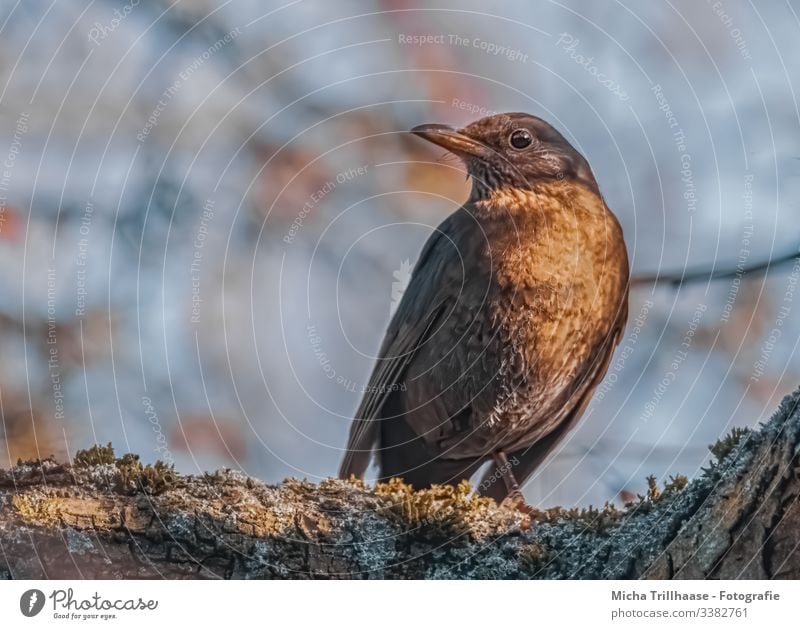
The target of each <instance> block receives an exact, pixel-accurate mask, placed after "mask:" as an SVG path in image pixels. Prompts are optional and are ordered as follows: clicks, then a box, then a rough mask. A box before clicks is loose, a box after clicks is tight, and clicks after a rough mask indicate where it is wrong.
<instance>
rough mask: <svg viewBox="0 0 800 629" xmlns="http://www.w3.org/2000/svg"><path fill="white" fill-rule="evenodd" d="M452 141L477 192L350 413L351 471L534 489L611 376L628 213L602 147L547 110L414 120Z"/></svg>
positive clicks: (422, 258) (625, 278)
mask: <svg viewBox="0 0 800 629" xmlns="http://www.w3.org/2000/svg"><path fill="white" fill-rule="evenodd" d="M410 132H411V133H412V134H414V135H415V136H418V137H420V138H422V139H424V140H427V141H429V142H432V143H433V144H435V145H437V146H438V147H441V148H444V149H445V150H446V151H448V153H452V154H454V155H455V156H457V157H458V158H460V160H461V162H463V165H464V167H465V170H466V172H467V175H468V177H469V178H470V179H471V182H472V187H471V192H470V195H469V198H468V200H467V201H466V202H465V203H464V204H463V205H462V206H461V207H460V208H459V209H458V210H456V211H455V212H453V213H452V214H450V215H449V216H448V217H447V218H446V219H445V220H444V221H443V222H442V223H441V224H440V225H439V226H438V227H437V229H436V230H435V231H434V232H433V233H432V235H431V236H430V237H429V238H428V240H427V242H426V243H425V244H424V246H423V248H422V250H421V253H420V255H419V258H418V260H417V262H416V264H415V266H414V270H413V272H412V275H411V278H410V281H409V284H408V286H407V288H406V290H405V292H404V293H403V296H402V299H401V301H400V303H399V305H398V306H397V308H396V310H395V312H394V315H393V316H392V318H391V320H390V322H389V325H388V328H387V331H386V334H385V337H384V340H383V342H382V344H381V347H380V350H379V354H378V357H377V360H376V363H375V365H374V368H373V370H372V373H371V376H370V379H369V381H368V384H367V385H366V386H365V388H364V391H365V392H364V395H363V398H362V399H361V402H360V404H359V406H358V409H357V411H356V413H355V417H354V418H353V420H352V423H351V426H350V432H349V437H348V441H347V446H346V450H345V454H344V456H343V459H342V462H341V467H340V470H339V476H340V478H344V479H348V478H351V477H353V476H355V477H357V478H363V476H364V474H365V472H366V470H367V469H368V468H369V465H370V463H371V462H372V461H373V460H375V462H376V463H377V466H378V480H388V479H390V478H395V477H398V478H402V479H403V481H404V482H406V483H408V484H410V485H411V486H412V487H414V488H415V489H420V488H425V487H430V486H433V485H454V484H458V483H460V482H461V481H462V480H469V479H471V478H472V476H474V475H475V474H476V473H477V472H478V471H479V470H481V469H482V468H484V467H485V468H486V469H485V473H484V474H483V477H482V480H481V482H480V483H479V484H478V485H477V491H478V492H479V493H480V494H482V495H485V496H489V497H491V498H494V499H495V500H496V501H497V502H499V503H502V502H503V501H506V500H511V501H513V503H514V504H516V505H517V506H520V505H524V498H523V496H522V491H521V487H523V486H524V483H525V481H526V480H527V479H528V478H529V477H530V476H531V474H532V473H533V472H534V471H535V470H536V469H537V467H539V466H540V465H541V464H542V462H543V461H544V460H545V459H546V458H547V456H548V455H549V454H550V453H551V452H552V451H553V449H554V448H555V447H556V445H557V444H558V443H559V442H560V441H561V440H562V439H564V437H565V436H566V435H567V434H568V433H569V431H570V429H572V428H573V427H574V426H575V425H576V423H577V422H578V420H579V418H580V417H581V415H582V413H583V412H584V410H585V408H586V406H587V404H588V403H589V401H590V399H591V397H592V392H593V390H594V389H595V388H596V387H597V386H598V384H599V383H600V382H601V381H602V379H603V377H604V375H605V373H606V371H607V369H608V367H609V363H610V361H611V357H612V355H613V352H614V349H615V347H616V346H617V345H618V343H619V341H620V339H621V338H622V335H623V332H624V328H625V323H626V319H627V314H628V291H629V267H628V256H627V251H626V247H625V241H624V238H623V233H622V228H621V226H620V223H619V221H618V220H617V218H616V217H615V215H614V214H613V213H612V211H611V210H610V209H609V208H608V206H607V205H606V202H605V200H604V198H603V196H602V194H601V192H600V189H599V186H598V183H597V181H596V179H595V177H594V174H593V172H592V169H591V168H590V166H589V163H588V162H587V160H586V159H585V158H584V157H583V155H581V154H580V153H579V152H578V151H577V150H576V149H575V148H574V147H573V146H572V145H571V144H570V143H569V142H568V141H567V140H566V139H565V138H564V136H563V135H562V134H561V133H559V131H557V130H556V129H555V128H554V127H553V126H551V125H550V124H549V123H547V122H546V121H545V120H543V119H542V118H539V117H536V116H533V115H530V114H526V113H522V112H515V113H505V114H495V115H491V116H487V117H484V118H481V119H479V120H477V121H475V122H473V123H471V124H469V125H467V126H465V127H463V128H461V129H458V130H457V129H455V128H453V127H450V126H447V125H442V124H424V125H420V126H417V127H414V128H413V129H411V131H410Z"/></svg>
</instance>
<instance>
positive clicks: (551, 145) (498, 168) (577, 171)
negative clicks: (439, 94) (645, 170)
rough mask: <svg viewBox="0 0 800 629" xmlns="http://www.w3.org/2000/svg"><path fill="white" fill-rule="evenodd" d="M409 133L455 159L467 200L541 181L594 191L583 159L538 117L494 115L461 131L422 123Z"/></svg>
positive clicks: (589, 172)
mask: <svg viewBox="0 0 800 629" xmlns="http://www.w3.org/2000/svg"><path fill="white" fill-rule="evenodd" d="M411 132H412V133H414V134H415V135H418V136H420V137H422V138H425V139H426V140H428V141H429V142H433V143H434V144H437V145H438V146H441V147H442V148H445V149H447V150H448V151H450V152H451V153H453V154H455V155H457V156H458V157H460V158H461V159H462V160H463V162H464V164H465V165H466V168H467V172H468V173H469V175H470V176H471V177H472V196H471V200H473V201H475V200H479V199H483V198H486V197H488V196H489V195H491V193H492V192H493V191H498V190H505V189H514V188H517V189H525V190H529V189H531V188H532V187H533V186H534V185H535V184H536V183H537V182H542V181H558V180H567V181H578V182H581V183H583V184H584V185H586V186H588V187H589V188H590V189H591V190H593V191H594V192H597V193H599V191H598V187H597V182H596V181H595V178H594V175H593V174H592V169H591V168H590V167H589V163H588V162H587V161H586V159H585V158H584V157H583V156H582V155H581V154H580V153H578V151H576V150H575V149H574V148H573V147H572V145H571V144H570V143H569V142H567V140H566V139H565V138H564V136H562V135H561V134H560V133H559V132H558V131H556V130H555V129H554V128H553V127H552V126H550V125H549V124H548V123H547V122H545V121H544V120H542V119H541V118H537V117H536V116H531V115H530V114H525V113H509V114H496V115H494V116H488V117H486V118H481V119H480V120H477V121H476V122H473V123H472V124H470V125H468V126H466V127H464V128H463V129H458V130H456V129H453V128H452V127H448V126H446V125H440V124H424V125H420V126H418V127H414V128H413V129H411Z"/></svg>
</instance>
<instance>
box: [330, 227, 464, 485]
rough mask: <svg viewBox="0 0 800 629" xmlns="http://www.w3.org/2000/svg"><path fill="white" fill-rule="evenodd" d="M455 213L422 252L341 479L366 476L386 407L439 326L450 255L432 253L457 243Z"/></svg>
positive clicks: (353, 427)
mask: <svg viewBox="0 0 800 629" xmlns="http://www.w3.org/2000/svg"><path fill="white" fill-rule="evenodd" d="M452 220H453V216H452V215H451V216H450V217H449V218H448V219H446V220H445V221H444V222H443V223H442V224H441V225H440V226H439V228H438V230H437V231H436V233H435V234H434V235H432V236H431V237H430V238H429V239H428V241H427V242H426V243H425V246H424V247H423V249H422V252H421V253H420V257H419V260H418V261H417V264H416V266H415V267H414V272H413V274H412V275H411V281H410V282H409V285H408V287H407V288H406V291H405V293H404V295H403V298H402V300H401V301H400V304H399V306H398V308H397V311H396V312H395V314H394V317H393V318H392V320H391V322H390V323H389V328H388V330H387V331H386V336H385V337H384V340H383V343H382V345H381V349H380V352H379V354H378V362H377V364H376V365H375V368H374V369H373V371H372V375H371V376H370V379H369V383H368V384H367V387H366V389H365V393H364V397H363V398H362V399H361V404H360V405H359V407H358V410H357V411H356V415H355V418H354V419H353V423H352V424H351V426H350V436H349V438H348V441H347V450H346V454H345V456H344V459H343V460H342V465H341V467H340V469H339V477H340V478H349V477H350V476H351V475H355V476H358V477H360V476H363V474H364V472H365V471H366V469H367V467H368V466H369V461H370V458H371V455H372V448H373V446H374V444H375V441H376V440H377V437H378V427H379V424H378V421H377V420H379V417H380V413H381V409H382V408H383V405H384V404H385V402H386V400H387V398H388V397H389V395H391V393H392V392H393V390H394V389H396V385H397V384H398V383H399V382H400V381H401V380H402V378H403V374H404V373H405V370H406V368H407V367H408V365H409V363H410V362H411V360H412V359H413V357H414V354H415V352H416V350H417V348H418V347H420V346H421V345H422V344H423V343H425V341H426V339H427V338H428V335H429V334H430V333H431V331H432V330H434V329H435V327H436V323H437V321H438V320H439V317H440V315H441V313H442V312H443V311H444V310H445V309H446V302H447V299H446V298H443V297H442V295H441V294H440V291H439V288H440V281H439V280H440V276H441V274H442V271H443V270H444V267H445V264H444V262H443V260H446V259H447V256H441V255H439V256H436V255H434V256H432V255H431V254H432V252H434V251H435V250H437V249H438V248H441V247H443V246H448V245H452V243H450V241H449V239H448V237H447V236H445V235H444V234H446V232H447V231H448V230H449V226H450V225H451V224H452Z"/></svg>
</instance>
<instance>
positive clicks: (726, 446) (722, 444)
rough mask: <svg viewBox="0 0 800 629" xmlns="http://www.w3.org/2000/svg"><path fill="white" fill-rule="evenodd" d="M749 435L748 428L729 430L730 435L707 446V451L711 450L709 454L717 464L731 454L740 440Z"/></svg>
mask: <svg viewBox="0 0 800 629" xmlns="http://www.w3.org/2000/svg"><path fill="white" fill-rule="evenodd" d="M749 434H750V429H749V428H734V429H733V430H731V432H730V434H728V435H727V436H725V437H723V438H722V439H719V440H718V441H717V442H716V443H715V444H713V445H710V446H708V449H709V450H711V454H713V455H714V456H715V457H716V459H717V462H720V461H722V459H724V458H725V457H726V456H728V455H729V454H730V453H731V452H733V450H734V449H735V448H736V446H738V445H739V444H740V443H741V441H742V439H743V438H744V437H746V436H748V435H749Z"/></svg>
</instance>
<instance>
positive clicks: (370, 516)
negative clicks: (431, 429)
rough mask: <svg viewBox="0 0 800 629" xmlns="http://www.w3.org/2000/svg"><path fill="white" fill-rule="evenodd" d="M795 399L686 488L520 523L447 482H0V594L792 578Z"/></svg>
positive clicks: (85, 460) (129, 474)
mask: <svg viewBox="0 0 800 629" xmlns="http://www.w3.org/2000/svg"><path fill="white" fill-rule="evenodd" d="M798 404H800V392H796V393H795V394H793V395H791V396H789V397H787V398H786V399H785V400H784V401H783V402H782V404H781V407H780V409H779V410H778V412H777V413H776V414H775V416H774V417H773V418H772V419H771V420H770V421H769V422H767V423H766V424H764V425H762V426H761V427H760V428H759V429H758V430H752V431H746V430H737V431H734V432H733V433H732V434H731V435H730V436H729V437H726V438H725V439H722V440H720V442H718V443H717V444H715V445H714V446H712V447H711V450H712V454H713V455H714V456H715V460H714V461H713V462H712V463H711V465H710V466H709V467H708V468H707V469H705V470H704V471H703V473H702V474H701V476H700V477H698V478H696V479H694V480H692V481H691V482H689V481H687V479H686V478H685V477H680V476H679V477H674V478H672V479H671V480H670V481H669V482H668V483H667V484H666V485H665V487H664V488H660V487H658V485H657V484H656V482H655V479H648V488H647V490H646V492H645V493H644V494H643V495H641V496H639V497H638V499H637V500H635V501H634V502H632V503H630V504H628V505H626V506H625V507H624V508H619V509H618V508H616V507H614V506H613V505H606V506H605V507H603V508H602V509H593V508H590V509H570V510H565V509H549V510H547V511H541V512H536V513H534V514H533V516H532V521H529V520H528V519H526V516H524V515H522V514H521V513H519V512H518V511H516V510H512V509H509V508H502V507H498V506H497V505H495V504H494V503H493V502H491V501H490V500H487V499H485V498H481V497H478V496H476V495H475V494H474V493H473V492H472V490H471V489H470V487H469V486H468V485H467V484H466V483H464V484H462V485H459V486H458V487H438V488H433V489H430V490H426V491H413V490H412V489H411V488H410V487H408V486H407V485H404V484H403V483H402V482H400V481H392V482H390V483H386V484H380V485H377V486H376V487H373V488H370V487H367V486H365V485H364V484H363V483H360V482H357V481H353V482H346V481H340V480H327V481H323V482H321V483H319V484H318V485H315V484H312V483H308V482H303V481H298V480H287V481H285V482H284V483H282V484H281V485H278V486H274V485H267V484H265V483H262V482H260V481H257V480H254V479H252V478H249V477H247V476H244V475H243V474H240V473H238V472H232V471H221V472H215V473H212V474H205V475H202V476H182V475H179V474H177V473H175V471H174V470H173V469H172V468H171V467H170V466H167V465H164V464H163V463H156V464H155V465H142V463H141V462H140V461H139V458H138V457H137V456H135V455H131V454H127V455H124V456H122V457H120V458H117V457H116V456H115V454H114V451H113V449H112V448H111V445H110V444H109V445H108V446H95V447H94V448H91V449H89V450H86V451H82V452H79V453H78V454H77V455H76V456H75V458H74V461H73V463H72V465H67V464H61V463H58V462H56V461H53V460H51V459H48V460H43V461H36V462H27V463H23V462H20V463H19V465H17V466H16V467H15V468H13V469H11V470H8V471H0V551H2V552H0V577H2V578H29V579H30V578H48V577H49V578H76V577H77V578H81V577H83V578H134V577H138V578H145V577H163V578H198V577H201V578H336V577H363V578H582V579H585V578H593V579H596V578H601V579H605V578H642V577H645V578H661V579H667V578H708V577H720V578H793V579H797V578H800V550H798V548H800V506H799V503H798V497H800V474H799V473H800V465H799V464H798V452H800V409H798Z"/></svg>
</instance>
